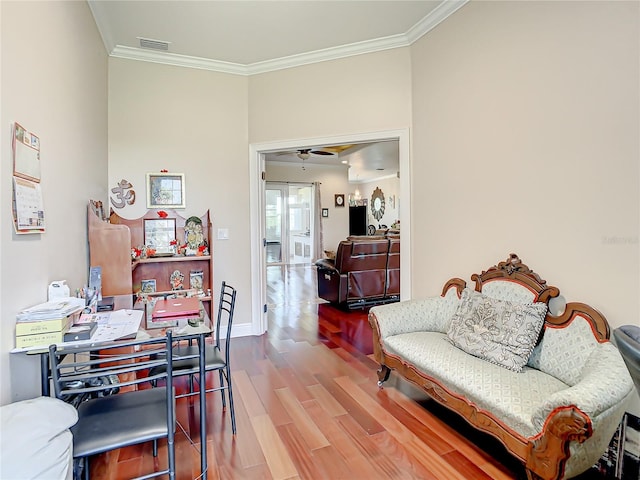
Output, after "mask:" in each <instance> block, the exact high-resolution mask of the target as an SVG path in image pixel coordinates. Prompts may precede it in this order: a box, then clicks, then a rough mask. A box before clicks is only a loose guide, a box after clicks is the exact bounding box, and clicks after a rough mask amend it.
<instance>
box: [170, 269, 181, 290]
mask: <svg viewBox="0 0 640 480" xmlns="http://www.w3.org/2000/svg"><path fill="white" fill-rule="evenodd" d="M170 280H171V282H170V283H171V290H184V284H183V282H184V275H183V274H182V273H181V272H180V270H174V271H173V273H172V274H171V278H170Z"/></svg>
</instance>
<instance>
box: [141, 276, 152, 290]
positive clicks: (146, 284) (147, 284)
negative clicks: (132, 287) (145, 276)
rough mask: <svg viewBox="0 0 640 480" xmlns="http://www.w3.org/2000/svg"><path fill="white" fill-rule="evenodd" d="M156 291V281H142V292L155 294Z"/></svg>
mask: <svg viewBox="0 0 640 480" xmlns="http://www.w3.org/2000/svg"><path fill="white" fill-rule="evenodd" d="M155 291H156V279H155V278H151V279H149V280H140V292H142V293H154V292H155Z"/></svg>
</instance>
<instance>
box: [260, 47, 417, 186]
mask: <svg viewBox="0 0 640 480" xmlns="http://www.w3.org/2000/svg"><path fill="white" fill-rule="evenodd" d="M410 75H411V71H410V57H409V49H408V48H400V49H395V50H387V51H384V52H378V53H373V54H369V55H358V56H355V57H349V58H344V59H340V60H334V61H330V62H321V63H317V64H313V65H306V66H303V67H297V68H291V69H287V70H279V71H276V72H270V73H264V74H261V75H254V76H251V77H250V78H249V140H250V142H251V143H258V142H273V141H277V140H290V139H298V138H314V137H329V136H333V135H345V134H355V133H362V132H378V131H382V130H394V129H400V128H407V127H409V124H410V119H411V83H410V80H411V76H410ZM345 193H346V192H345Z"/></svg>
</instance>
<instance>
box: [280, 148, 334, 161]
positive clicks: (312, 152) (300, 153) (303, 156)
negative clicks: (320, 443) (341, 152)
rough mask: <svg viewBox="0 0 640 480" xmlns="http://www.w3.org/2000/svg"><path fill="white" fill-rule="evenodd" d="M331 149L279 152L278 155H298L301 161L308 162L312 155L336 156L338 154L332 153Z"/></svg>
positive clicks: (303, 149)
mask: <svg viewBox="0 0 640 480" xmlns="http://www.w3.org/2000/svg"><path fill="white" fill-rule="evenodd" d="M330 149H331V147H327V148H325V149H314V148H300V149H298V150H289V151H286V152H278V153H277V155H296V156H297V157H298V158H299V159H300V160H307V159H308V158H309V157H310V156H311V155H325V156H326V155H336V152H332V151H331V150H330Z"/></svg>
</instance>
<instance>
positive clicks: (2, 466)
mask: <svg viewBox="0 0 640 480" xmlns="http://www.w3.org/2000/svg"><path fill="white" fill-rule="evenodd" d="M77 421H78V412H76V409H75V408H73V407H72V406H71V405H69V404H68V403H65V402H63V401H62V400H58V399H56V398H50V397H38V398H33V399H31V400H23V401H21V402H15V403H10V404H8V405H3V406H2V407H0V478H2V479H3V480H27V479H56V480H62V479H71V478H73V436H72V435H71V432H70V431H69V427H71V426H72V425H74V424H75V423H76V422H77Z"/></svg>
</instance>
